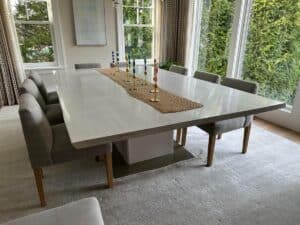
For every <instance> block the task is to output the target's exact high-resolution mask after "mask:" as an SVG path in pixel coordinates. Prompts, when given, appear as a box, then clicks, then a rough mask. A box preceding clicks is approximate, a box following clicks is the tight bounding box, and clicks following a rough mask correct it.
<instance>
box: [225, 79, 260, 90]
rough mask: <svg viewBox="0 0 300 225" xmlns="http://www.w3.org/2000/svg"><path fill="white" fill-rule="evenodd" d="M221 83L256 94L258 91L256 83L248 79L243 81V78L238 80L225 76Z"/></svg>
mask: <svg viewBox="0 0 300 225" xmlns="http://www.w3.org/2000/svg"><path fill="white" fill-rule="evenodd" d="M221 84H222V85H224V86H227V87H231V88H235V89H238V90H240V91H245V92H249V93H252V94H257V91H258V85H257V83H254V82H250V81H244V80H238V79H234V78H227V77H225V78H224V79H223V81H222V82H221Z"/></svg>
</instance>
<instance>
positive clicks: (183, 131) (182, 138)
mask: <svg viewBox="0 0 300 225" xmlns="http://www.w3.org/2000/svg"><path fill="white" fill-rule="evenodd" d="M186 136H187V127H185V128H182V133H181V146H185V143H186Z"/></svg>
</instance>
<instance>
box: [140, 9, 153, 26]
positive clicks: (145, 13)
mask: <svg viewBox="0 0 300 225" xmlns="http://www.w3.org/2000/svg"><path fill="white" fill-rule="evenodd" d="M139 23H140V24H152V9H144V8H140V9H139Z"/></svg>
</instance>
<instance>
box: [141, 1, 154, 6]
mask: <svg viewBox="0 0 300 225" xmlns="http://www.w3.org/2000/svg"><path fill="white" fill-rule="evenodd" d="M138 1H139V7H151V6H152V0H138Z"/></svg>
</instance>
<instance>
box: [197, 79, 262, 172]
mask: <svg viewBox="0 0 300 225" xmlns="http://www.w3.org/2000/svg"><path fill="white" fill-rule="evenodd" d="M221 84H222V85H224V86H227V87H231V88H234V89H238V90H240V91H245V92H249V93H251V94H257V91H258V85H257V84H256V83H252V82H248V81H243V80H238V79H233V78H224V80H223V81H222V82H221ZM252 120H253V116H243V117H238V118H233V119H228V120H223V121H219V122H215V123H210V124H204V125H200V126H198V127H199V128H201V129H202V130H204V131H206V132H207V133H208V134H209V143H208V153H207V166H211V165H212V163H213V156H214V150H215V142H216V136H217V135H221V134H223V133H226V132H230V131H233V130H237V129H241V128H244V140H243V148H242V153H244V154H245V153H246V152H247V148H248V142H249V136H250V131H251V123H252Z"/></svg>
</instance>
